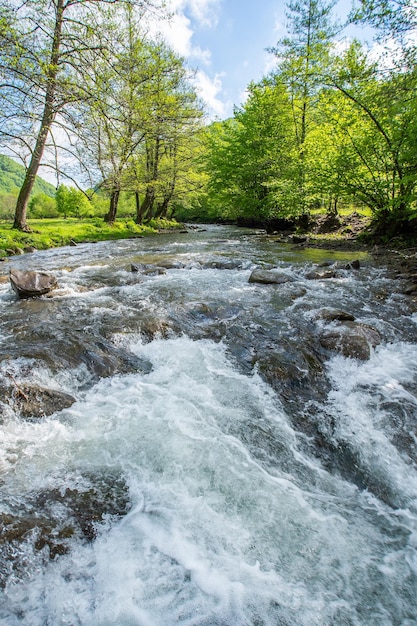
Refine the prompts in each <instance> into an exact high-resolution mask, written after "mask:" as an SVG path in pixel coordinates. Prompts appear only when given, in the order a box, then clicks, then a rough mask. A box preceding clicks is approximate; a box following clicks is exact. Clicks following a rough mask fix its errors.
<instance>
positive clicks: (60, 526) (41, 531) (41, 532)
mask: <svg viewBox="0 0 417 626" xmlns="http://www.w3.org/2000/svg"><path fill="white" fill-rule="evenodd" d="M129 509H130V499H129V490H128V487H127V485H126V482H125V481H124V479H123V478H122V477H121V476H120V475H117V474H113V473H106V474H104V475H103V474H100V475H88V476H82V477H81V478H78V480H77V481H76V483H75V484H71V483H70V482H69V484H68V486H65V487H57V488H52V489H49V490H45V491H41V492H38V493H35V494H30V495H29V497H28V498H27V499H26V500H25V501H23V502H21V503H19V506H18V507H17V506H16V505H15V503H14V502H11V503H10V506H9V510H8V511H7V512H2V513H0V587H4V586H5V585H6V583H7V581H8V580H9V579H10V577H11V576H13V577H18V578H19V577H21V576H25V575H26V574H27V559H28V558H29V559H30V558H33V556H34V555H37V558H38V559H40V560H42V561H43V562H46V561H47V560H49V559H56V558H58V557H59V556H60V555H63V554H67V553H68V552H69V551H70V549H71V545H73V541H72V542H71V539H72V540H73V539H74V538H77V539H78V540H80V541H92V540H93V539H94V538H95V537H96V535H97V530H98V525H99V524H100V523H102V522H103V520H104V519H106V520H109V518H111V519H114V520H117V519H119V518H120V517H122V516H123V515H125V514H126V513H127V512H128V511H129ZM32 555H33V556H32Z"/></svg>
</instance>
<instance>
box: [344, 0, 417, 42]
mask: <svg viewBox="0 0 417 626" xmlns="http://www.w3.org/2000/svg"><path fill="white" fill-rule="evenodd" d="M351 19H352V21H354V22H356V23H366V24H370V25H371V26H373V27H374V28H375V29H376V31H377V34H378V36H379V37H380V38H385V37H394V38H395V39H396V40H400V41H402V42H405V41H406V40H407V39H408V38H409V36H410V35H412V34H413V32H414V31H415V30H416V29H417V11H416V3H415V0H360V2H359V5H358V6H355V7H354V8H353V10H352V13H351Z"/></svg>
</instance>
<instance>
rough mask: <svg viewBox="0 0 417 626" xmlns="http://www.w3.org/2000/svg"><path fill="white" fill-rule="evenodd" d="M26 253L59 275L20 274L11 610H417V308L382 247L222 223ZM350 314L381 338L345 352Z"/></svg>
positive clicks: (12, 372) (294, 618) (7, 383)
mask: <svg viewBox="0 0 417 626" xmlns="http://www.w3.org/2000/svg"><path fill="white" fill-rule="evenodd" d="M354 262H355V263H354ZM356 262H358V263H356ZM11 267H14V268H18V269H25V270H43V271H47V272H51V273H53V274H54V275H55V276H56V278H57V280H58V285H59V286H58V289H57V290H55V291H54V292H52V293H51V295H50V297H46V296H43V297H41V298H36V299H28V300H19V299H18V298H17V296H16V294H15V293H14V292H13V291H12V289H11V287H10V285H9V284H8V283H4V284H0V313H1V315H0V340H1V344H0V386H1V388H2V389H3V398H2V399H1V400H2V401H1V403H0V407H1V413H0V485H1V498H0V585H1V588H0V624H1V625H2V626H17V625H19V626H21V625H27V626H176V625H184V626H278V625H279V626H315V625H317V626H341V625H346V626H394V625H395V626H412V625H415V624H417V550H416V548H417V469H416V463H417V342H416V330H417V327H416V325H417V312H416V311H417V307H416V303H415V301H414V300H413V298H412V297H410V296H406V295H404V294H403V293H402V290H401V281H398V279H395V278H394V277H393V276H391V275H390V273H389V272H388V271H387V268H385V267H384V265H383V264H381V263H378V264H376V263H375V261H374V260H373V259H372V258H371V257H370V256H369V255H368V253H367V252H358V251H354V252H348V251H337V250H324V249H313V248H308V247H300V246H292V245H291V244H285V243H280V242H278V241H276V239H275V238H274V237H270V236H266V235H265V233H263V232H261V231H256V230H244V229H236V228H233V227H224V226H207V227H204V228H203V227H199V228H195V229H192V230H190V231H189V232H188V233H181V234H180V233H176V234H173V233H170V234H164V235H158V236H156V237H149V238H143V239H132V240H123V241H115V242H101V243H96V244H82V245H79V246H76V247H65V248H59V249H54V250H48V251H39V252H35V253H32V254H27V255H23V256H21V257H14V258H10V259H8V260H7V261H6V263H3V267H2V270H3V273H7V271H8V269H9V268H11ZM255 268H262V269H264V270H266V271H270V270H272V271H275V272H278V273H279V276H280V281H281V282H279V283H276V284H262V283H258V282H250V280H249V279H250V277H251V274H252V272H253V270H254V269H255ZM132 270H133V271H132ZM312 272H313V273H314V272H315V273H316V274H317V275H316V277H315V278H311V273H312ZM330 272H331V273H332V274H333V275H330ZM309 276H310V277H309ZM329 310H330V311H333V312H335V311H338V312H343V313H344V314H347V316H348V317H349V319H350V318H352V319H353V320H354V322H351V323H352V324H357V325H361V327H365V328H371V329H373V330H374V331H375V332H376V333H377V334H378V336H379V337H380V341H379V342H378V343H377V345H374V346H370V347H369V354H368V355H365V357H363V356H362V357H361V358H357V357H355V356H352V355H350V356H349V355H347V353H346V351H343V350H340V349H338V347H337V346H335V347H334V348H331V349H329V346H328V345H326V344H325V343H324V342H323V341H322V339H321V338H322V337H323V335H325V334H326V333H327V334H329V333H330V332H335V331H338V329H339V328H340V324H341V323H343V322H341V321H340V320H339V319H338V318H337V317H334V315H335V313H333V314H331V315H330V316H329V314H328V313H324V312H326V311H329ZM332 315H333V317H332ZM368 357H369V358H368ZM29 388H31V389H37V390H40V391H39V394H40V395H41V396H42V393H43V392H42V390H45V389H47V390H50V391H51V393H53V392H55V393H56V394H57V398H59V397H60V396H59V394H65V395H66V396H68V397H70V398H72V400H71V401H70V402H69V403H68V406H64V407H63V408H59V409H57V410H55V411H54V412H52V413H49V414H46V413H45V414H42V411H41V412H40V414H39V413H37V414H36V415H35V414H34V413H33V414H31V413H30V411H29V412H28V411H26V412H25V414H23V411H22V406H23V404H22V403H23V400H25V398H24V397H23V396H27V395H28V391H27V390H28V389H29ZM22 394H23V395H22ZM22 398H23V400H22ZM26 399H27V398H26Z"/></svg>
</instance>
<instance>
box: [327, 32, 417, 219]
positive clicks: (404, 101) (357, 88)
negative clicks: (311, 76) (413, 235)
mask: <svg viewBox="0 0 417 626" xmlns="http://www.w3.org/2000/svg"><path fill="white" fill-rule="evenodd" d="M331 83H332V86H333V88H335V89H336V90H337V91H338V92H339V94H341V95H342V96H343V97H344V99H345V100H346V101H347V102H348V103H349V105H350V106H349V107H348V109H350V115H349V116H346V115H345V117H344V119H340V118H339V122H338V126H339V129H342V131H343V133H344V134H345V136H346V137H347V138H348V139H349V142H348V143H345V150H344V151H343V153H344V155H345V156H344V160H345V167H346V166H347V163H346V161H350V162H351V163H352V164H355V163H356V164H357V165H358V167H359V164H360V167H359V169H358V168H356V171H357V172H361V178H362V181H361V180H359V178H358V177H357V176H356V180H357V183H356V191H357V193H359V192H360V195H361V196H362V200H363V201H364V202H366V204H367V205H368V206H370V207H371V209H372V210H373V211H374V212H375V213H376V214H378V216H379V217H380V218H383V219H386V218H388V217H390V219H391V218H394V219H395V220H398V222H401V221H403V220H407V219H408V214H409V211H410V209H411V205H412V203H413V201H414V199H415V187H416V183H417V147H416V144H415V137H416V136H417V96H416V92H417V91H416V87H417V71H416V68H413V69H412V70H411V71H409V72H401V73H399V72H396V73H393V74H390V75H388V77H387V78H380V77H379V76H378V73H377V72H376V67H375V66H374V65H372V64H369V63H368V62H367V59H366V55H365V54H364V52H363V51H362V49H361V47H360V46H359V44H358V43H353V44H352V46H351V47H350V49H349V50H348V51H347V53H346V55H345V57H344V58H343V59H341V60H339V70H338V72H336V73H335V74H334V75H333V78H332V81H331ZM347 157H348V158H347ZM353 180H354V179H352V180H351V181H350V182H351V183H352V181H353Z"/></svg>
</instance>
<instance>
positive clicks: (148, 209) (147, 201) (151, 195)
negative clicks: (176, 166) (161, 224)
mask: <svg viewBox="0 0 417 626" xmlns="http://www.w3.org/2000/svg"><path fill="white" fill-rule="evenodd" d="M154 202H155V190H154V188H153V187H151V186H148V187H147V188H146V194H145V198H144V200H143V202H142V219H144V218H145V217H147V218H149V219H151V218H152V217H153V215H152V209H153V204H154Z"/></svg>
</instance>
